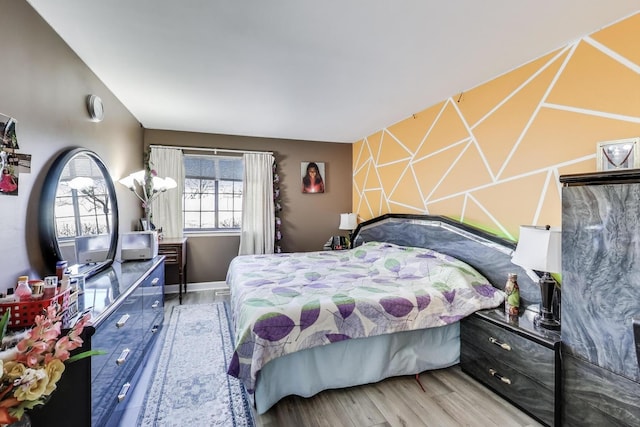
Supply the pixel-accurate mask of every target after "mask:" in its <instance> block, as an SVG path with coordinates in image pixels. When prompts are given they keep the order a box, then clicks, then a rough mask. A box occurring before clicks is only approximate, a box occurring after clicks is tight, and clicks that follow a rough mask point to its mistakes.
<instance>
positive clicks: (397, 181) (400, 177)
mask: <svg viewBox="0 0 640 427" xmlns="http://www.w3.org/2000/svg"><path fill="white" fill-rule="evenodd" d="M410 171H411V167H410V165H407V167H406V168H404V170H403V171H402V173H401V174H400V175H399V176H398V179H397V180H396V183H395V184H394V185H393V187H392V188H391V191H389V194H388V195H387V196H388V198H389V199H390V200H391V199H392V198H393V193H395V192H396V190H397V189H398V186H399V185H400V183H401V182H402V178H404V176H405V175H406V174H407V173H408V172H410ZM414 180H415V176H414Z"/></svg>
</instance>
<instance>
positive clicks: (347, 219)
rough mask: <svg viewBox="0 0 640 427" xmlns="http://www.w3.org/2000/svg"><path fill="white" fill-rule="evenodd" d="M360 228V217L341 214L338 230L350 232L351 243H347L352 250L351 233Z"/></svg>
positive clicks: (352, 214)
mask: <svg viewBox="0 0 640 427" xmlns="http://www.w3.org/2000/svg"><path fill="white" fill-rule="evenodd" d="M357 226H358V215H357V214H354V213H341V214H340V225H339V226H338V228H339V229H340V230H349V237H348V239H349V241H348V243H347V247H348V248H351V233H352V232H353V230H355V229H356V227H357Z"/></svg>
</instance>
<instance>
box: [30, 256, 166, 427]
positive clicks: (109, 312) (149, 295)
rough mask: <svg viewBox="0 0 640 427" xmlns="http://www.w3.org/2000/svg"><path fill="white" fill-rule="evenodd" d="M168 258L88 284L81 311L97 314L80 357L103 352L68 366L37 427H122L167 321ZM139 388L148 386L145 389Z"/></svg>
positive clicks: (111, 271) (117, 268)
mask: <svg viewBox="0 0 640 427" xmlns="http://www.w3.org/2000/svg"><path fill="white" fill-rule="evenodd" d="M163 301H164V257H162V256H158V257H156V258H154V259H152V260H147V261H128V262H124V263H119V262H114V263H113V264H112V266H111V267H109V268H108V269H106V270H105V271H103V272H101V273H99V274H97V275H96V276H93V277H92V278H90V279H89V280H87V282H86V284H85V288H84V293H83V294H82V295H80V297H79V299H78V305H79V311H80V312H82V311H84V310H89V311H91V313H92V322H93V326H92V327H89V328H87V329H85V332H86V333H85V334H84V335H85V336H84V341H85V342H84V345H83V347H82V348H81V349H79V350H78V351H86V350H89V349H95V350H102V351H104V352H105V354H103V355H98V356H92V357H91V358H87V359H82V360H80V361H78V362H74V363H71V364H68V365H67V366H66V369H65V373H64V375H63V376H62V379H61V380H60V381H59V382H58V389H57V390H56V391H55V392H54V393H53V394H52V397H51V399H50V401H49V402H47V404H46V405H44V406H42V407H40V408H36V409H34V410H33V411H31V412H30V416H31V420H32V425H33V426H34V427H40V426H42V427H44V426H46V427H55V426H64V427H76V426H77V427H88V426H94V427H95V426H117V425H118V424H119V422H120V419H121V417H122V415H123V413H124V410H125V408H126V407H127V404H128V403H129V398H130V396H131V395H132V392H133V388H134V387H135V386H136V383H137V382H138V379H139V377H140V374H141V372H142V369H143V368H144V366H145V365H146V364H148V363H154V360H152V359H151V357H150V355H151V354H152V352H151V351H150V350H151V348H152V344H153V343H154V342H155V339H156V337H157V336H158V335H159V334H158V332H159V330H160V329H161V328H162V323H163V321H164V302H163ZM139 386H145V385H144V384H140V385H139Z"/></svg>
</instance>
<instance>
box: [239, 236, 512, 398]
mask: <svg viewBox="0 0 640 427" xmlns="http://www.w3.org/2000/svg"><path fill="white" fill-rule="evenodd" d="M227 283H228V284H229V287H230V289H231V307H232V314H233V316H232V317H233V324H234V335H235V342H236V348H235V349H234V354H233V358H232V361H231V364H230V366H229V368H228V372H229V374H230V375H233V376H235V377H237V378H240V379H241V380H242V382H243V383H244V384H245V386H246V388H247V389H248V390H253V389H254V388H255V381H256V378H257V376H258V373H259V372H260V370H261V369H262V367H263V366H264V365H265V364H266V363H267V362H269V361H270V360H273V359H275V358H277V357H280V356H283V355H286V354H290V353H293V352H296V351H300V350H303V349H307V348H312V347H316V346H322V345H330V343H333V342H338V341H343V340H345V339H354V338H364V337H369V336H373V335H380V334H390V333H395V332H401V331H406V330H413V329H422V328H432V327H439V326H443V325H446V324H449V323H453V322H457V321H458V320H460V319H461V318H463V317H465V316H468V315H469V314H471V313H473V312H474V311H477V310H482V309H486V308H493V307H497V306H498V305H500V304H501V303H502V301H503V299H504V293H503V292H502V291H500V290H498V289H495V288H494V287H493V286H491V284H490V283H489V282H488V281H487V279H486V278H485V277H483V276H482V275H481V274H480V273H478V272H477V271H476V270H475V269H474V268H473V267H471V266H469V265H467V264H465V263H463V262H461V261H459V260H456V259H454V258H451V257H450V256H447V255H444V254H441V253H438V252H434V251H431V250H428V249H421V248H407V247H400V246H397V245H394V244H391V243H379V242H368V243H365V244H363V245H362V246H359V247H358V248H355V249H350V250H345V251H320V252H307V253H288V254H274V255H243V256H238V257H236V258H234V260H233V261H232V262H231V265H230V266H229V272H228V274H227Z"/></svg>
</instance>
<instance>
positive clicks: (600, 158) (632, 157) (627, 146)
mask: <svg viewBox="0 0 640 427" xmlns="http://www.w3.org/2000/svg"><path fill="white" fill-rule="evenodd" d="M597 147H598V148H597V151H596V162H597V164H596V168H597V170H599V171H608V170H616V169H634V168H640V137H637V138H626V139H617V140H614V141H603V142H598V145H597Z"/></svg>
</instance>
